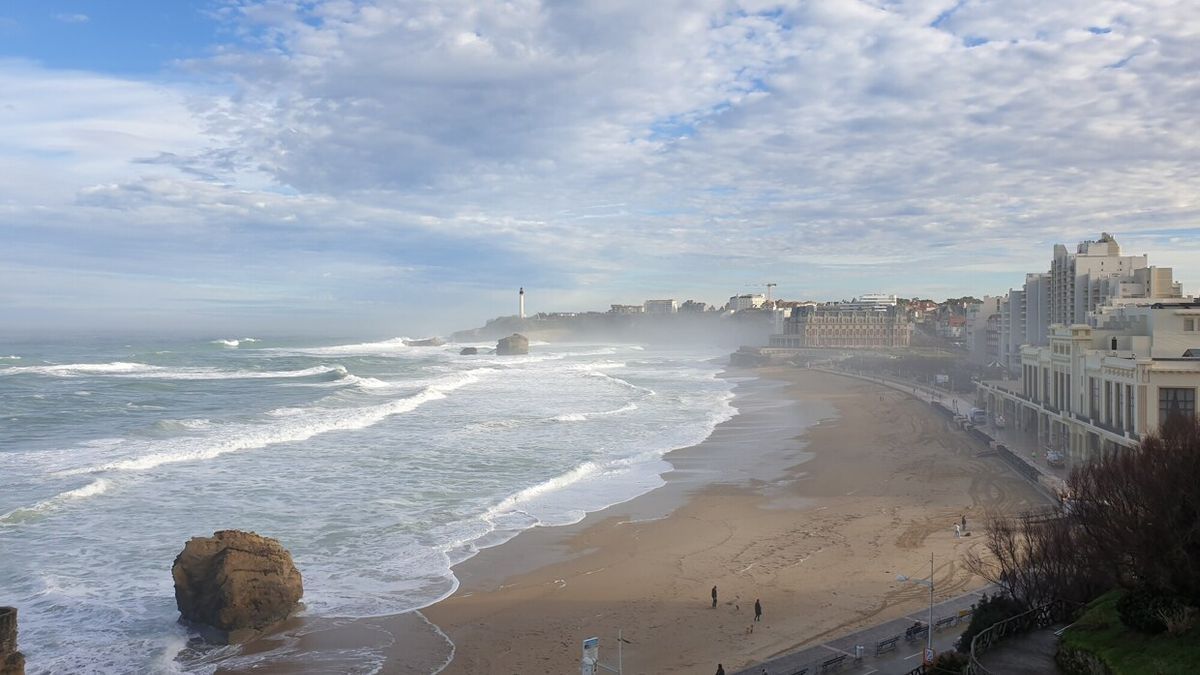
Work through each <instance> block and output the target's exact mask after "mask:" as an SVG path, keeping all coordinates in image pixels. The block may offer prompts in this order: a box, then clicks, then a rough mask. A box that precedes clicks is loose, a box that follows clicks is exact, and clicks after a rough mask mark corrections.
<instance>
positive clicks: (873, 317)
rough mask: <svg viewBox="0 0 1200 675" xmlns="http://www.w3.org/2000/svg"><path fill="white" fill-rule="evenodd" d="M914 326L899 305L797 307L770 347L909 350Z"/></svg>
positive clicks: (772, 339) (836, 304)
mask: <svg viewBox="0 0 1200 675" xmlns="http://www.w3.org/2000/svg"><path fill="white" fill-rule="evenodd" d="M911 337H912V323H911V322H910V321H909V320H908V317H907V315H906V312H904V311H902V310H901V309H900V308H898V307H897V306H896V305H894V304H892V305H874V304H872V306H871V307H870V308H864V307H863V306H861V305H859V304H852V303H836V302H835V303H829V304H824V305H802V306H800V307H794V308H793V309H792V312H791V315H790V316H789V317H788V318H787V320H786V321H785V322H784V324H783V333H780V334H776V335H772V336H771V340H770V346H771V347H783V348H793V349H806V348H807V349H819V348H834V349H889V348H893V347H907V346H908V343H909V339H910V338H911Z"/></svg>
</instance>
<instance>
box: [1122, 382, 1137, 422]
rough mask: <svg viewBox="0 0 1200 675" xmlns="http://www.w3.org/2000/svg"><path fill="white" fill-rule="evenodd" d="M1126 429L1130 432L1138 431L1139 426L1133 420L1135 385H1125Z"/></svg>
mask: <svg viewBox="0 0 1200 675" xmlns="http://www.w3.org/2000/svg"><path fill="white" fill-rule="evenodd" d="M1125 428H1127V429H1129V430H1130V431H1137V425H1135V424H1134V419H1133V385H1132V384H1127V385H1125Z"/></svg>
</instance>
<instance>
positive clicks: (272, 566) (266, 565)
mask: <svg viewBox="0 0 1200 675" xmlns="http://www.w3.org/2000/svg"><path fill="white" fill-rule="evenodd" d="M171 576H172V577H174V579H175V604H176V605H178V607H179V614H180V617H181V618H182V619H183V620H184V621H186V622H189V623H191V624H194V625H196V626H197V627H199V628H201V629H202V632H204V633H205V636H206V637H207V638H209V639H210V640H213V641H215V642H242V641H244V640H246V639H248V638H250V637H253V636H254V635H255V634H257V633H259V632H261V631H263V630H264V629H266V628H268V627H270V626H271V625H272V624H274V623H277V622H279V621H282V620H284V619H286V618H287V617H288V615H289V614H291V613H292V612H293V611H294V610H295V609H296V607H297V605H298V604H299V602H300V597H301V596H302V595H304V584H303V582H302V581H301V579H300V572H299V571H298V570H297V569H296V566H295V565H294V564H292V556H291V554H290V553H288V552H287V549H285V548H284V547H283V546H282V545H281V544H280V543H279V542H278V541H276V540H274V539H271V538H268V537H262V536H259V535H257V534H255V533H253V532H242V531H240V530H221V531H220V532H214V533H213V536H211V537H193V538H192V539H191V540H190V541H188V543H187V544H186V545H184V547H183V551H182V552H181V553H180V554H179V555H178V556H176V558H175V564H174V565H173V566H172V567H171ZM205 627H207V628H211V629H212V630H204V628H205Z"/></svg>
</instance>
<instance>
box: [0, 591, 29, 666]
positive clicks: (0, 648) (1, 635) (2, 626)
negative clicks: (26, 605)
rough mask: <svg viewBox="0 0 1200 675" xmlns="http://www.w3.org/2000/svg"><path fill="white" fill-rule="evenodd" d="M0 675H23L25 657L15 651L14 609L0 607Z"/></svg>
mask: <svg viewBox="0 0 1200 675" xmlns="http://www.w3.org/2000/svg"><path fill="white" fill-rule="evenodd" d="M0 675H25V657H24V656H23V655H22V654H21V652H19V651H17V608H16V607H0Z"/></svg>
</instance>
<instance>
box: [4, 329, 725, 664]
mask: <svg viewBox="0 0 1200 675" xmlns="http://www.w3.org/2000/svg"><path fill="white" fill-rule="evenodd" d="M0 345H2V346H0V350H3V351H0V604H11V605H16V606H17V607H19V609H20V620H21V625H20V645H21V648H22V650H23V651H24V652H25V653H26V656H27V659H28V661H29V672H30V673H60V672H80V673H83V672H106V673H107V672H122V673H123V672H131V673H132V672H166V671H173V670H180V669H186V668H185V667H184V666H183V665H181V663H180V662H179V661H177V660H176V658H175V657H176V654H177V653H178V652H179V650H180V648H181V647H182V646H183V645H184V644H185V642H186V639H187V634H186V631H185V630H184V629H183V628H182V627H181V626H180V625H179V624H178V623H177V621H176V620H177V618H178V613H177V611H176V608H175V601H174V595H173V588H172V582H171V574H170V569H171V564H172V561H173V560H174V557H175V555H176V554H178V553H179V551H180V550H181V549H182V547H183V544H184V542H185V541H186V540H187V539H188V538H189V537H192V536H198V535H204V536H207V535H209V534H211V533H212V532H214V531H216V530H221V529H230V528H235V529H243V530H253V531H256V532H258V533H260V534H264V535H268V536H271V537H274V538H277V539H278V540H280V541H281V542H282V544H283V545H284V546H285V547H286V548H287V549H288V550H290V551H291V553H292V556H293V558H294V559H295V562H296V565H297V567H298V568H299V569H300V571H301V573H302V574H303V576H304V586H305V595H304V602H305V605H306V609H305V612H306V613H307V614H308V615H315V616H325V617H369V616H380V615H386V614H395V613H399V612H404V611H408V610H413V609H417V608H421V607H424V606H427V605H429V604H431V603H433V602H435V601H437V600H438V599H440V598H443V597H445V596H446V595H448V594H450V593H452V592H453V590H454V589H455V587H456V580H455V578H454V575H453V573H452V572H451V567H452V566H453V565H454V564H456V563H457V562H460V561H462V560H464V559H466V558H468V557H470V556H471V555H473V554H474V553H475V552H477V551H478V550H479V549H480V548H482V547H486V546H491V545H495V544H498V543H501V542H503V541H506V540H507V539H510V538H511V537H513V536H515V534H516V533H518V532H520V531H521V530H523V529H526V528H530V527H536V526H542V525H555V524H566V523H571V522H576V521H578V520H580V519H581V518H582V517H583V516H584V515H585V513H587V512H590V511H595V510H599V509H601V508H604V507H605V506H608V505H611V504H614V503H618V502H621V501H624V500H627V499H630V498H632V497H634V496H636V495H638V494H642V493H644V492H646V491H648V490H651V489H653V488H655V487H657V486H659V485H661V484H662V479H661V478H660V476H661V474H663V473H664V472H665V471H667V470H669V469H670V465H669V464H668V463H667V462H666V461H664V459H663V455H664V454H665V453H666V452H668V451H669V450H671V449H673V448H678V447H683V446H687V445H691V444H694V443H697V442H699V441H701V440H703V439H704V438H705V437H706V436H707V435H708V434H709V433H710V432H711V431H712V429H713V428H714V427H715V426H716V425H717V424H718V423H719V422H721V421H723V420H725V419H728V418H729V417H730V416H732V414H733V412H734V409H733V407H732V405H731V398H732V394H731V388H732V385H731V383H730V382H729V381H728V380H726V379H723V378H719V377H717V374H718V373H719V372H720V370H721V365H720V364H721V363H722V362H723V360H724V359H722V358H720V357H721V356H722V353H721V352H720V351H718V350H715V349H714V350H708V351H705V350H698V349H691V350H662V349H653V348H649V347H647V348H643V347H640V346H636V345H618V344H540V343H536V342H535V343H534V345H533V347H532V348H531V350H530V354H529V355H527V356H505V357H501V356H496V355H489V354H480V355H476V356H465V355H460V354H459V350H460V349H461V348H462V347H463V346H465V345H461V344H452V345H445V346H441V347H409V346H406V345H405V342H404V340H403V339H401V338H396V339H390V340H384V341H379V342H360V343H355V342H353V341H340V342H337V343H329V342H321V341H307V342H306V341H294V340H290V341H285V340H268V339H262V340H256V339H254V338H219V339H207V340H194V341H163V340H141V341H138V342H130V341H120V342H107V343H105V342H102V341H97V340H91V341H87V342H81V343H66V342H64V343H60V344H47V343H38V344H33V343H20V342H8V343H0ZM475 346H478V347H481V348H482V347H487V346H488V345H482V344H481V345H475ZM196 668H199V669H200V670H204V669H211V666H203V667H193V669H196Z"/></svg>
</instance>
